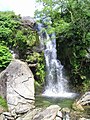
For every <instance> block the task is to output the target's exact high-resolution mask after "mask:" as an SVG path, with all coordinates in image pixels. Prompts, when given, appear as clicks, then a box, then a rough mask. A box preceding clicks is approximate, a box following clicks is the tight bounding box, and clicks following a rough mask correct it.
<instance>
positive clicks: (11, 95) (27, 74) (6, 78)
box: [0, 59, 35, 114]
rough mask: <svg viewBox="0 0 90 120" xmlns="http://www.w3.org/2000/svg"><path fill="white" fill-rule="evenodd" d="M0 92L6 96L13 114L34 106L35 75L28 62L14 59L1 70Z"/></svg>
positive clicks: (23, 111)
mask: <svg viewBox="0 0 90 120" xmlns="http://www.w3.org/2000/svg"><path fill="white" fill-rule="evenodd" d="M0 94H1V95H2V96H3V97H4V98H6V100H7V104H8V110H9V112H11V113H12V114H13V113H15V112H16V113H20V112H21V111H22V113H25V112H26V110H27V111H28V110H30V109H32V108H34V100H35V98H34V77H33V74H32V72H31V70H30V69H29V67H28V65H27V64H26V63H24V62H22V61H20V60H18V59H14V60H12V61H11V63H10V64H9V65H8V67H7V68H6V69H5V70H4V71H3V72H1V74H0Z"/></svg>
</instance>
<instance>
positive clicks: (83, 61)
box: [36, 0, 90, 89]
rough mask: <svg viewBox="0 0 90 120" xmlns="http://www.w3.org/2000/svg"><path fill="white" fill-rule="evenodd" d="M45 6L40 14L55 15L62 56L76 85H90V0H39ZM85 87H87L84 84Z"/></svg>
mask: <svg viewBox="0 0 90 120" xmlns="http://www.w3.org/2000/svg"><path fill="white" fill-rule="evenodd" d="M38 2H42V4H43V5H44V8H43V9H42V10H41V11H38V10H37V11H36V17H41V18H43V16H46V17H51V20H52V27H53V28H54V29H55V32H56V38H57V53H58V58H59V59H60V60H61V62H62V64H63V65H64V66H65V67H66V69H67V70H68V72H69V75H70V80H71V81H70V82H71V83H73V85H75V86H77V85H82V86H83V82H85V83H84V86H88V82H86V81H89V80H87V77H88V78H90V75H89V71H90V50H89V49H90V9H89V8H90V1H89V0H38ZM84 89H85V87H84Z"/></svg>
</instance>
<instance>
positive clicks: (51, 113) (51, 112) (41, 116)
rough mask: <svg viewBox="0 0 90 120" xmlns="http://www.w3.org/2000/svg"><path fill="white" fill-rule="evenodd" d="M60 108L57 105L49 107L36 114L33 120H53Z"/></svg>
mask: <svg viewBox="0 0 90 120" xmlns="http://www.w3.org/2000/svg"><path fill="white" fill-rule="evenodd" d="M60 109H61V108H60V107H59V106H58V105H51V106H49V107H48V108H46V109H45V110H42V111H41V112H40V113H38V114H36V115H35V116H34V118H33V120H55V118H56V115H57V113H58V111H59V110H60Z"/></svg>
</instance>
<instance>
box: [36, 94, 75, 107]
mask: <svg viewBox="0 0 90 120" xmlns="http://www.w3.org/2000/svg"><path fill="white" fill-rule="evenodd" d="M74 100H75V98H72V99H71V98H55V97H45V96H42V95H36V96H35V106H36V107H40V108H44V107H48V106H50V105H53V104H54V105H55V104H57V105H59V106H60V107H61V108H64V107H68V108H71V107H72V104H73V102H74Z"/></svg>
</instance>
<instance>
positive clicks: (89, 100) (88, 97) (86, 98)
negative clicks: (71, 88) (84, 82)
mask: <svg viewBox="0 0 90 120" xmlns="http://www.w3.org/2000/svg"><path fill="white" fill-rule="evenodd" d="M77 104H80V105H82V106H85V105H87V104H90V92H86V93H85V94H84V95H82V96H81V98H80V99H79V100H78V101H77Z"/></svg>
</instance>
